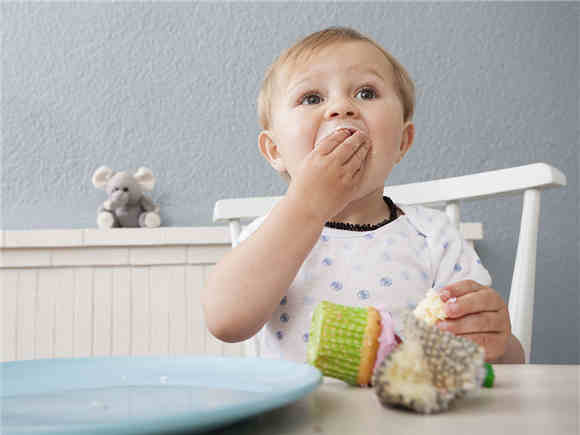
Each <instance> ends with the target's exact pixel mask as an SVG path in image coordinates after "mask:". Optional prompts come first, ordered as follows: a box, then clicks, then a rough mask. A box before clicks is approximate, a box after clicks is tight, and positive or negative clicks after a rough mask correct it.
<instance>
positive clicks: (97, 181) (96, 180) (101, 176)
mask: <svg viewBox="0 0 580 435" xmlns="http://www.w3.org/2000/svg"><path fill="white" fill-rule="evenodd" d="M112 176H113V170H112V169H111V168H107V167H106V166H101V167H100V168H99V169H97V170H96V171H95V173H94V174H93V184H94V185H95V187H96V188H97V189H103V188H104V187H105V186H106V185H107V182H108V181H109V180H110V179H111V177H112Z"/></svg>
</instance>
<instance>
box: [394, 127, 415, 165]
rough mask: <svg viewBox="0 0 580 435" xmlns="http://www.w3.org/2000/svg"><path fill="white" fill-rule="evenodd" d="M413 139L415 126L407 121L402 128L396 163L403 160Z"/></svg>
mask: <svg viewBox="0 0 580 435" xmlns="http://www.w3.org/2000/svg"><path fill="white" fill-rule="evenodd" d="M413 139H415V125H414V124H413V123H412V122H411V121H407V122H406V123H405V125H404V127H403V137H402V138H401V145H400V146H399V158H398V159H397V163H399V162H400V161H401V160H403V157H405V154H407V151H409V149H410V148H411V145H413Z"/></svg>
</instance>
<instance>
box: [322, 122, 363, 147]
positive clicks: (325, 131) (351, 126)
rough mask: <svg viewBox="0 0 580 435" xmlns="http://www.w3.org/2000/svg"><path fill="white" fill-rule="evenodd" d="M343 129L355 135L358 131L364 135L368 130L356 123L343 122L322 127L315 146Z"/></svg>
mask: <svg viewBox="0 0 580 435" xmlns="http://www.w3.org/2000/svg"><path fill="white" fill-rule="evenodd" d="M341 128H346V129H348V130H350V132H351V134H354V133H355V132H356V131H362V132H363V133H366V129H365V128H364V127H363V126H362V125H360V124H359V123H356V122H351V121H342V122H339V123H328V124H324V125H322V126H321V127H320V129H319V130H318V134H317V135H316V139H315V141H314V144H315V145H316V144H318V143H319V142H320V141H321V140H322V139H324V138H326V137H327V136H330V135H331V134H332V133H334V132H335V131H336V130H340V129H341Z"/></svg>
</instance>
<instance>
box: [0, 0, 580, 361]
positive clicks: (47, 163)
mask: <svg viewBox="0 0 580 435" xmlns="http://www.w3.org/2000/svg"><path fill="white" fill-rule="evenodd" d="M2 13H3V16H2V25H1V28H2V30H3V39H2V123H3V125H2V127H3V131H2V133H3V134H2V155H1V156H0V157H2V174H1V176H2V180H1V181H2V183H1V189H2V190H1V200H2V204H1V207H0V208H1V211H2V215H1V225H0V227H1V228H3V229H9V230H20V229H40V228H86V227H94V226H95V215H96V213H95V211H96V208H97V206H98V205H99V204H100V203H101V202H102V201H103V200H104V199H105V198H104V192H103V191H97V190H96V189H95V188H94V187H93V186H92V184H91V181H90V179H91V175H92V173H93V171H94V170H95V169H96V168H97V167H98V166H100V165H102V164H106V165H109V166H111V167H112V168H113V169H115V170H122V169H136V168H137V167H139V166H142V165H144V166H148V167H150V168H151V169H152V170H153V171H154V173H155V175H156V176H157V179H158V184H157V186H156V188H155V190H154V192H153V194H152V196H153V198H154V200H155V201H157V202H158V203H160V205H161V207H162V216H163V219H164V224H165V225H168V226H191V225H204V226H205V225H211V212H212V206H213V204H214V202H215V201H216V200H217V199H219V198H223V197H237V196H254V195H271V194H282V193H283V192H284V190H285V184H284V182H282V181H281V179H280V178H279V177H278V176H277V175H276V174H275V173H274V172H273V171H272V170H271V169H270V168H269V166H267V164H266V163H265V162H264V161H263V160H262V158H261V157H260V156H259V154H258V151H257V147H256V138H257V134H258V131H259V130H258V124H257V120H256V114H255V111H256V103H255V99H256V95H257V92H258V88H259V83H260V80H261V78H262V75H263V71H264V69H265V68H266V67H267V66H268V65H269V64H270V63H271V62H272V60H273V59H274V58H275V56H277V55H278V54H279V52H280V51H281V50H282V49H284V48H286V47H287V46H289V45H290V44H291V43H293V42H294V41H295V40H297V39H298V38H299V37H302V36H304V35H306V34H308V33H310V32H313V31H316V30H319V29H321V28H324V27H327V26H330V25H348V26H352V27H355V28H357V29H359V30H362V31H363V32H365V33H366V34H368V35H370V36H371V37H373V38H375V39H376V40H377V41H378V42H379V43H381V44H382V45H383V46H384V47H386V48H387V49H388V50H390V51H391V52H392V53H393V54H394V55H395V56H397V57H398V58H399V59H400V60H401V61H402V63H403V64H404V65H406V66H407V68H408V69H409V71H410V72H411V75H412V76H413V77H414V79H415V81H416V84H417V88H418V104H417V111H416V117H415V122H416V131H417V135H416V141H415V145H414V147H413V149H412V150H411V152H410V153H409V154H408V155H407V157H406V160H405V161H404V162H403V163H402V164H401V165H399V166H398V167H397V168H396V169H395V171H394V173H393V174H392V176H391V178H390V179H389V181H388V182H389V183H392V184H398V183H408V182H414V181H421V180H428V179H433V178H440V177H446V176H458V175H464V174H468V173H473V172H478V171H483V170H492V169H500V168H505V167H509V166H516V165H522V164H527V163H532V162H539V161H543V162H547V163H549V164H552V165H554V166H556V167H558V168H560V169H561V170H562V171H563V172H564V173H565V174H566V175H567V177H568V187H567V188H564V189H559V190H553V191H548V192H546V193H545V194H544V195H543V197H542V214H541V220H540V237H539V240H538V247H539V257H538V265H537V294H536V311H535V330H534V348H533V351H532V361H534V362H537V363H579V362H580V361H579V356H578V347H579V333H578V330H579V322H578V319H579V316H578V308H579V272H578V270H579V264H578V255H579V249H580V244H579V231H578V223H579V222H578V215H579V209H578V202H579V189H578V185H579V180H578V163H579V160H578V145H579V130H578V125H579V110H578V102H579V81H578V77H579V75H578V74H579V67H578V59H579V56H578V51H579V44H578V36H579V35H578V27H579V5H578V4H572V3H567V4H566V3H561V4H554V3H550V4H542V3H513V4H507V3H497V4H490V3H485V2H482V3H479V2H478V3H423V4H421V3H367V2H362V3H352V2H351V3H277V2H276V3H270V2H268V3H254V2H249V3H167V2H158V3H141V4H139V3H134V4H131V3H113V4H110V3H104V2H103V3H80V2H79V3H70V4H66V3H38V4H33V3H23V4H17V3H4V4H2ZM520 207H521V201H520V200H519V199H510V200H504V201H499V200H493V201H492V200H489V201H483V202H480V203H471V204H466V205H465V207H464V216H463V217H464V219H465V220H467V221H482V222H483V223H484V225H485V229H486V240H485V241H484V242H482V243H480V244H479V252H480V254H481V256H482V259H483V261H484V263H485V264H486V265H487V267H488V268H489V270H490V271H491V273H492V276H494V287H495V288H496V289H497V290H498V291H499V292H500V293H502V294H503V295H504V296H505V295H506V293H507V291H508V290H507V289H508V288H509V285H510V282H511V270H512V268H513V260H514V253H515V248H516V239H517V231H518V222H519V217H520V210H521V208H520Z"/></svg>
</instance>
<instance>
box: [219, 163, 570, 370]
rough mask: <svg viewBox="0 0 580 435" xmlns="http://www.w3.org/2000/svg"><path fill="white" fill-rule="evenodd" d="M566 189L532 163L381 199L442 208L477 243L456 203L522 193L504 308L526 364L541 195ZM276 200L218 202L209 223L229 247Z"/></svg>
mask: <svg viewBox="0 0 580 435" xmlns="http://www.w3.org/2000/svg"><path fill="white" fill-rule="evenodd" d="M565 185H566V176H565V175H564V174H563V173H562V172H561V171H559V170H558V169H556V168H554V167H552V166H550V165H548V164H546V163H534V164H530V165H525V166H518V167H513V168H508V169H500V170H496V171H487V172H480V173H476V174H470V175H465V176H461V177H452V178H443V179H439V180H432V181H425V182H419V183H411V184H403V185H398V186H386V187H385V190H384V192H385V194H386V195H388V196H389V197H391V198H392V199H393V201H395V202H397V203H400V204H406V205H415V204H420V205H425V206H428V207H444V209H445V212H446V214H447V215H448V216H449V219H450V220H451V222H452V223H453V224H455V225H456V226H457V227H458V228H460V229H461V232H462V233H463V236H464V238H466V239H471V240H474V239H480V238H482V229H481V224H461V225H460V209H459V203H460V201H471V200H478V199H484V198H491V197H498V196H507V195H515V194H523V207H522V217H521V222H520V233H519V238H518V245H517V251H516V260H515V266H514V271H513V276H512V284H511V289H510V293H509V299H508V309H509V313H510V318H511V322H512V333H513V334H514V335H515V336H516V337H518V339H519V340H520V342H521V343H522V346H523V348H524V351H525V356H526V362H529V358H530V351H531V340H532V323H533V314H534V291H535V275H536V247H537V239H538V225H539V216H540V192H541V191H542V190H544V189H547V188H552V187H561V186H565ZM280 198H281V197H279V196H278V197H256V198H237V199H222V200H219V201H217V202H216V204H215V207H214V214H213V220H214V222H216V223H228V224H229V226H230V234H231V240H232V245H233V246H235V245H236V242H237V239H238V237H239V235H240V231H241V228H242V222H244V221H245V220H249V219H253V218H256V217H258V216H263V215H264V214H266V213H267V212H268V211H269V210H270V209H271V208H272V207H273V206H274V205H275V204H276V202H277V201H278V200H280ZM250 343H251V344H250V345H251V346H254V350H252V349H250V353H251V354H257V355H259V347H258V340H252V341H251V342H250Z"/></svg>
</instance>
